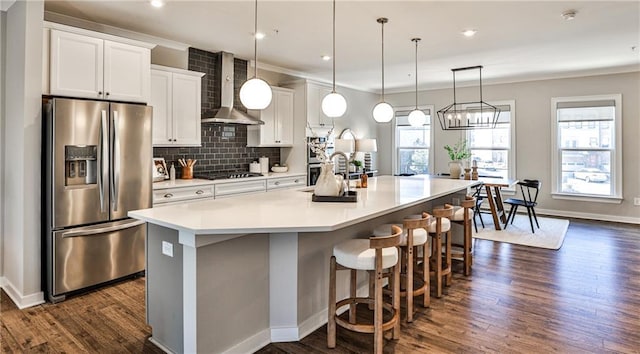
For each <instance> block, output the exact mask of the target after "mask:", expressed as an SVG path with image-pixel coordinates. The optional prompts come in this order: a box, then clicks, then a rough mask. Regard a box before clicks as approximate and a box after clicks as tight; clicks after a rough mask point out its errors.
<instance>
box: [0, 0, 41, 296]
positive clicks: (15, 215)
mask: <svg viewBox="0 0 640 354" xmlns="http://www.w3.org/2000/svg"><path fill="white" fill-rule="evenodd" d="M43 13H44V3H43V2H42V1H25V0H21V1H17V2H16V3H14V4H13V5H12V6H11V7H10V8H9V10H8V11H7V15H6V22H7V23H6V38H10V39H11V40H10V41H7V42H6V48H5V49H6V63H5V65H6V68H7V70H6V76H5V81H6V87H10V88H11V90H8V91H6V92H5V103H6V105H4V109H5V127H4V129H3V134H4V137H3V145H4V147H3V149H4V151H5V154H6V156H5V157H6V158H4V159H3V163H4V174H3V176H4V180H3V184H4V196H3V199H2V203H3V212H4V214H3V221H4V222H3V224H2V233H3V241H4V245H3V246H4V247H3V249H2V252H3V261H4V269H3V279H4V284H3V289H4V290H5V291H6V292H7V294H8V295H9V296H10V297H11V298H12V299H13V301H14V302H15V303H16V305H18V306H19V307H27V306H32V305H34V304H37V303H41V302H43V293H42V291H41V286H40V274H41V270H40V175H41V169H40V141H41V118H40V116H41V113H40V112H41V98H42V21H43Z"/></svg>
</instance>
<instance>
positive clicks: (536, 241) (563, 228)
mask: <svg viewBox="0 0 640 354" xmlns="http://www.w3.org/2000/svg"><path fill="white" fill-rule="evenodd" d="M482 217H483V219H484V225H485V227H484V229H483V228H482V225H481V224H480V220H477V217H476V220H477V221H478V232H477V233H475V232H474V233H473V237H475V238H479V239H483V240H491V241H498V242H508V243H515V244H518V245H524V246H531V247H538V248H547V249H552V250H557V249H559V248H560V247H561V246H562V242H563V241H564V236H565V234H566V233H567V229H568V228H569V220H566V219H555V218H543V217H540V216H538V223H540V228H539V229H538V228H537V227H536V224H535V221H534V223H533V227H534V229H535V231H536V232H535V233H531V225H530V224H529V218H528V216H527V215H526V214H524V215H522V214H518V215H516V218H515V220H514V222H513V224H509V226H508V227H507V229H506V230H501V231H498V230H496V229H495V227H494V226H493V220H491V215H482ZM488 219H489V220H488ZM474 231H475V230H474Z"/></svg>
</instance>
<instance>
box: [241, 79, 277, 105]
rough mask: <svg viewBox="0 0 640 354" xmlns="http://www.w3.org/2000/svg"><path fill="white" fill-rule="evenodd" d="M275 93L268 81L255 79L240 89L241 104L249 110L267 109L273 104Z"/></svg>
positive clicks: (248, 81) (245, 83) (246, 82)
mask: <svg viewBox="0 0 640 354" xmlns="http://www.w3.org/2000/svg"><path fill="white" fill-rule="evenodd" d="M272 96H273V93H272V92H271V86H269V84H268V83H266V81H264V80H262V79H258V78H256V77H254V78H253V79H251V80H247V81H245V82H244V84H242V86H241V87H240V102H242V104H243V105H244V106H245V107H247V109H265V108H267V107H268V106H269V104H270V103H271V98H272Z"/></svg>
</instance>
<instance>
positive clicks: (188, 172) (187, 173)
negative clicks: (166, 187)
mask: <svg viewBox="0 0 640 354" xmlns="http://www.w3.org/2000/svg"><path fill="white" fill-rule="evenodd" d="M192 178H193V166H182V179H192Z"/></svg>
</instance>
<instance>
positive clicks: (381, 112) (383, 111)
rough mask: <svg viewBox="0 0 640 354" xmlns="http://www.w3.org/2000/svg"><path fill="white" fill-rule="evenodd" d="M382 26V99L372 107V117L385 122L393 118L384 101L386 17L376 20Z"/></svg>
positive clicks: (389, 106) (390, 109) (390, 108)
mask: <svg viewBox="0 0 640 354" xmlns="http://www.w3.org/2000/svg"><path fill="white" fill-rule="evenodd" d="M376 21H377V22H378V23H379V24H380V25H381V26H382V100H381V101H380V103H378V104H377V105H375V107H373V119H374V120H375V121H376V122H378V123H387V122H390V121H391V119H393V114H394V113H393V107H392V106H391V105H390V104H388V103H387V102H385V101H384V24H385V23H387V22H389V19H388V18H386V17H380V18H379V19H377V20H376Z"/></svg>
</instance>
